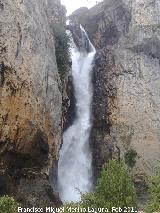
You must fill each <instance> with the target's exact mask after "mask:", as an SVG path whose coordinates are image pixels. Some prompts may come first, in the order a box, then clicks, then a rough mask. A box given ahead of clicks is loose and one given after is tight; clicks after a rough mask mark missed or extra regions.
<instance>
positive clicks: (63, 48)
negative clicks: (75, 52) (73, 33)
mask: <svg viewBox="0 0 160 213" xmlns="http://www.w3.org/2000/svg"><path fill="white" fill-rule="evenodd" d="M54 35H55V49H56V60H57V65H58V71H59V74H60V77H61V80H63V78H64V76H65V73H66V72H67V71H68V65H69V62H70V51H69V48H70V36H69V35H67V33H66V31H65V29H64V27H63V26H61V25H60V24H57V25H56V24H55V26H54Z"/></svg>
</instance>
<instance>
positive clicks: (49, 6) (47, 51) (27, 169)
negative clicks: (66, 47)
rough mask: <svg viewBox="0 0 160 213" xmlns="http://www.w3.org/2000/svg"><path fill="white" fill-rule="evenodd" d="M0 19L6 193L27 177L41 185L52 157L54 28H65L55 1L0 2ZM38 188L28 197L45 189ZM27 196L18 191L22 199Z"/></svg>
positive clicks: (1, 155)
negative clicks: (56, 25) (58, 25)
mask: <svg viewBox="0 0 160 213" xmlns="http://www.w3.org/2000/svg"><path fill="white" fill-rule="evenodd" d="M0 20H1V21H0V22H1V23H0V159H1V161H0V179H1V176H2V179H3V176H4V175H5V176H7V178H6V181H8V182H9V183H10V184H9V183H8V182H5V180H4V184H3V188H4V193H5V194H6V193H16V192H17V191H19V190H20V191H21V189H22V185H25V184H26V187H27V186H28V187H29V185H30V184H31V183H32V182H33V180H32V178H34V179H35V180H34V181H35V182H36V180H37V182H39V183H40V185H42V184H41V183H44V184H45V182H46V185H47V184H48V175H49V171H50V168H51V166H52V163H53V162H54V161H55V160H56V159H57V156H58V151H59V146H60V142H61V119H62V115H61V114H62V109H61V107H62V95H61V82H60V78H59V75H58V70H57V64H56V56H55V46H54V42H55V40H54V24H55V23H59V24H61V25H65V9H64V7H62V6H61V4H60V1H59V0H45V1H43V0H38V1H36V0H33V1H28V0H1V1H0ZM37 176H38V178H39V179H41V180H38V179H36V178H37ZM29 177H30V178H31V182H30V181H29ZM43 179H44V182H43ZM11 182H12V183H11ZM22 182H23V184H22ZM5 185H6V188H5V187H4V186H5ZM10 185H11V186H10ZM35 185H36V184H35ZM40 185H39V186H38V187H39V188H38V187H37V188H36V187H34V189H32V195H31V196H33V198H34V197H36V196H37V199H38V198H39V197H38V194H39V193H40V191H41V190H45V187H41V186H40ZM9 186H10V187H9ZM0 187H1V186H0ZM36 190H37V191H36ZM0 191H1V189H0ZM4 193H2V194H4ZM27 193H28V194H27ZM44 194H45V192H44ZM28 195H29V190H28V191H27V190H26V193H25V191H24V192H23V198H24V200H25V196H26V198H27V196H28ZM41 198H42V197H41ZM44 200H45V202H44V203H45V204H46V202H48V203H50V202H52V201H51V199H50V198H46V197H45V199H44ZM40 202H41V201H40ZM33 203H34V199H33ZM30 204H31V205H32V201H31V203H30Z"/></svg>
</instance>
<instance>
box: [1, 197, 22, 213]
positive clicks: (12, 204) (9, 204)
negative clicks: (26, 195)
mask: <svg viewBox="0 0 160 213" xmlns="http://www.w3.org/2000/svg"><path fill="white" fill-rule="evenodd" d="M17 209H18V203H17V202H16V201H15V200H14V198H13V197H9V196H7V195H6V196H4V197H0V213H17Z"/></svg>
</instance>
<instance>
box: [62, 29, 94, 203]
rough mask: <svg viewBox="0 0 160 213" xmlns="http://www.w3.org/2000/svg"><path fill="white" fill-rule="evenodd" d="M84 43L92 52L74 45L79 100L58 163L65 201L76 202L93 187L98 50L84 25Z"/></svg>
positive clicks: (73, 71)
mask: <svg viewBox="0 0 160 213" xmlns="http://www.w3.org/2000/svg"><path fill="white" fill-rule="evenodd" d="M80 28H81V34H82V44H83V45H86V41H87V45H88V47H89V52H87V51H86V50H85V46H84V48H82V50H79V49H78V48H77V47H76V45H75V44H73V47H72V48H71V55H72V77H73V85H74V95H75V99H76V117H75V120H74V122H73V124H72V125H71V126H70V127H69V128H68V129H67V130H66V131H65V132H64V134H63V144H62V148H61V150H60V157H59V163H58V191H59V194H60V198H61V200H62V201H63V202H72V201H73V202H76V201H79V200H80V199H81V193H85V192H89V191H91V190H92V185H93V184H92V183H93V177H92V153H91V149H90V143H89V137H90V132H91V126H92V123H91V104H92V95H93V88H92V68H93V61H94V56H95V53H96V50H95V48H94V46H93V45H92V44H91V42H90V40H89V38H88V36H87V34H86V32H85V30H84V28H83V27H82V26H81V27H80Z"/></svg>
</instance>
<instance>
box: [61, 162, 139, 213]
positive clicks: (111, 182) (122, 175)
mask: <svg viewBox="0 0 160 213" xmlns="http://www.w3.org/2000/svg"><path fill="white" fill-rule="evenodd" d="M69 206H71V207H74V208H75V207H78V206H79V207H82V208H88V207H92V208H100V207H101V208H108V209H109V212H111V210H112V207H114V206H115V207H121V208H122V209H123V208H124V207H136V206H137V205H136V192H135V188H134V184H133V182H132V180H131V178H130V177H129V176H128V174H127V171H126V169H125V166H124V163H122V162H121V163H118V162H117V161H115V160H112V161H110V162H109V163H108V164H107V165H105V166H104V167H103V169H102V172H101V175H100V178H99V179H98V181H97V186H96V188H95V192H93V193H88V194H85V195H83V196H82V201H81V202H80V203H78V204H73V203H71V204H69V205H68V206H67V207H69ZM67 212H68V211H67V209H66V211H65V213H67Z"/></svg>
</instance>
